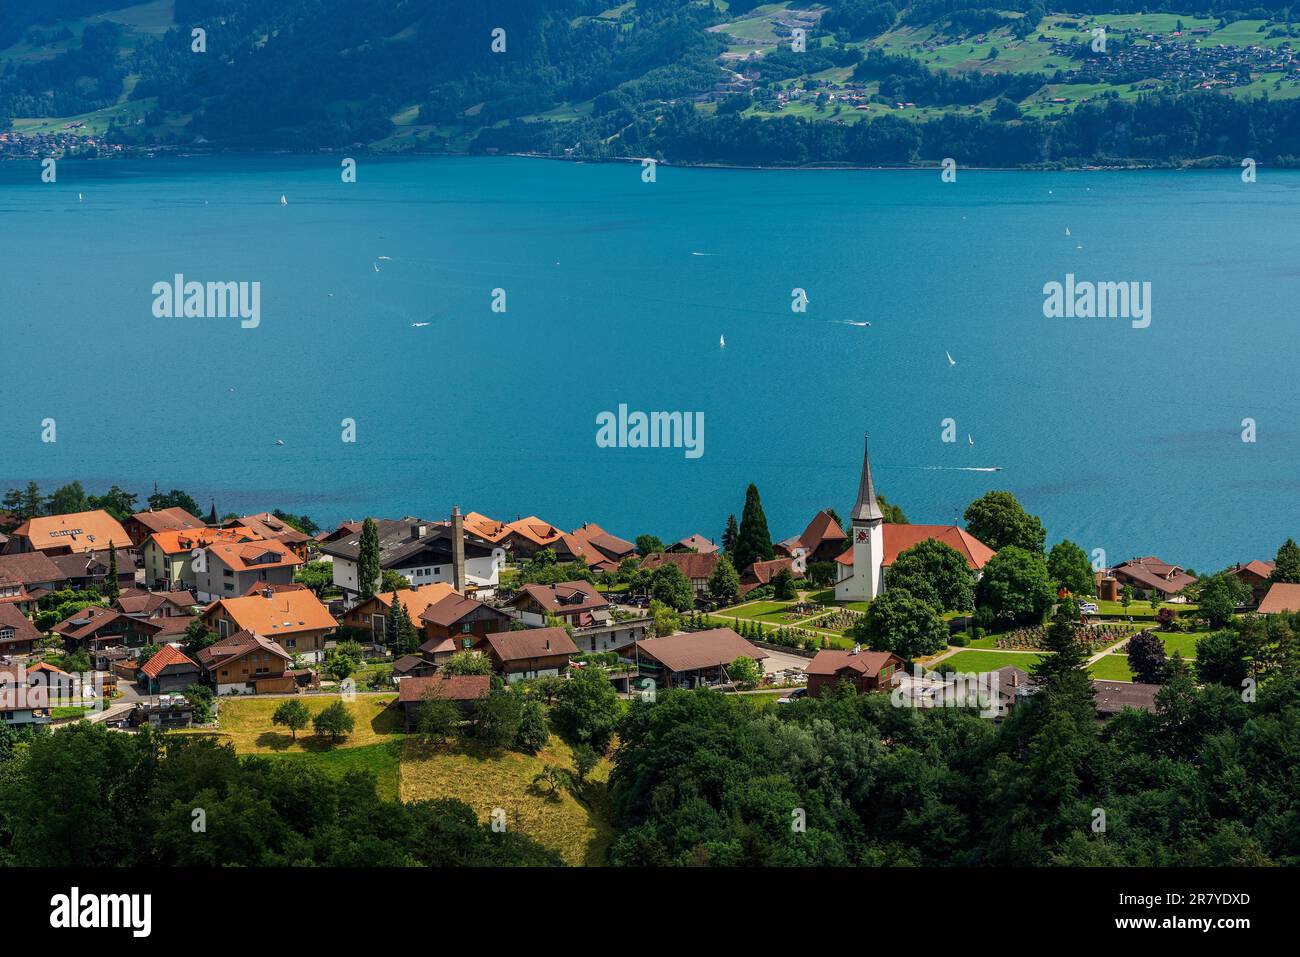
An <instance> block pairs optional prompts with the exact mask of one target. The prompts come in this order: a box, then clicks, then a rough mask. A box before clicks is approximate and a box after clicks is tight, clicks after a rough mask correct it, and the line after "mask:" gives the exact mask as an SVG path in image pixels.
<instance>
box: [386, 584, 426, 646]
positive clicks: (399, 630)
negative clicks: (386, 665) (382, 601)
mask: <svg viewBox="0 0 1300 957" xmlns="http://www.w3.org/2000/svg"><path fill="white" fill-rule="evenodd" d="M386 637H387V638H388V650H389V651H390V652H391V653H392V655H393V657H394V658H400V657H401V656H402V655H411V654H414V653H415V651H416V649H417V648H419V647H420V633H419V632H418V631H416V630H415V625H414V624H413V623H412V621H411V614H410V612H408V611H407V610H406V605H404V604H402V602H401V601H399V600H398V597H397V592H393V597H392V604H391V606H390V607H389V610H388V632H387V635H386Z"/></svg>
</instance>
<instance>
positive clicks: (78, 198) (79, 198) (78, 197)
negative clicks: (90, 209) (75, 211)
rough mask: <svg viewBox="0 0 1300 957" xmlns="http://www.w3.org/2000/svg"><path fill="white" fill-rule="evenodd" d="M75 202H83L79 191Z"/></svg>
mask: <svg viewBox="0 0 1300 957" xmlns="http://www.w3.org/2000/svg"><path fill="white" fill-rule="evenodd" d="M77 202H79V203H80V202H84V200H82V198H81V194H80V193H78V194H77Z"/></svg>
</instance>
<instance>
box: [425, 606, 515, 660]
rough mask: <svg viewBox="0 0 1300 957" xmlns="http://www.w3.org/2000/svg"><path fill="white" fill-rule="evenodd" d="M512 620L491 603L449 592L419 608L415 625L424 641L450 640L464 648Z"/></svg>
mask: <svg viewBox="0 0 1300 957" xmlns="http://www.w3.org/2000/svg"><path fill="white" fill-rule="evenodd" d="M512 621H513V619H512V618H511V617H510V616H509V615H507V614H506V613H505V612H503V611H499V610H498V609H496V608H493V607H492V606H491V605H485V604H483V603H482V602H481V601H476V600H475V599H473V598H466V597H465V596H464V595H458V594H456V593H455V592H452V593H451V594H450V595H447V596H445V597H444V598H441V599H439V600H437V601H435V602H433V603H432V604H430V605H429V606H428V607H426V608H425V609H424V611H422V612H420V615H419V617H418V618H417V619H415V626H416V627H417V628H421V629H422V630H423V634H424V637H425V640H426V641H438V640H440V639H446V640H450V641H452V642H453V643H456V644H459V646H460V649H459V650H462V651H463V650H465V649H467V648H472V647H474V646H475V645H476V644H478V643H479V642H480V641H481V640H482V639H483V638H485V637H486V636H487V635H489V634H492V633H493V632H498V631H502V630H504V629H506V628H509V627H510V623H511V622H512Z"/></svg>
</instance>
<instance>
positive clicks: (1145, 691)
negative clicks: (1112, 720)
mask: <svg viewBox="0 0 1300 957" xmlns="http://www.w3.org/2000/svg"><path fill="white" fill-rule="evenodd" d="M1092 690H1093V693H1094V696H1093V704H1094V705H1096V707H1097V713H1098V714H1116V713H1118V712H1120V711H1122V710H1123V709H1125V708H1137V709H1138V710H1140V711H1154V710H1155V709H1156V694H1158V693H1159V691H1160V685H1146V684H1141V683H1139V682H1136V681H1093V683H1092Z"/></svg>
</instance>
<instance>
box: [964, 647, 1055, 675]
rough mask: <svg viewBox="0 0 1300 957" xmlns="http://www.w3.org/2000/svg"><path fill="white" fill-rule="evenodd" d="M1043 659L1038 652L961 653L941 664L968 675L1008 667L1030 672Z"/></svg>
mask: <svg viewBox="0 0 1300 957" xmlns="http://www.w3.org/2000/svg"><path fill="white" fill-rule="evenodd" d="M1041 657H1043V656H1042V655H1040V654H1037V653H1036V652H1019V651H959V652H957V654H955V655H953V656H952V657H951V658H945V659H944V660H943V661H941V662H940V664H944V665H952V666H953V667H954V668H955V669H957V670H958V671H963V672H966V673H967V674H982V673H983V672H985V671H996V670H997V669H999V668H1004V667H1006V666H1007V665H1014V666H1015V667H1017V668H1019V669H1020V670H1021V671H1028V670H1029V669H1030V668H1031V667H1032V666H1033V665H1034V664H1035V663H1036V662H1037V661H1038V659H1039V658H1041Z"/></svg>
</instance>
